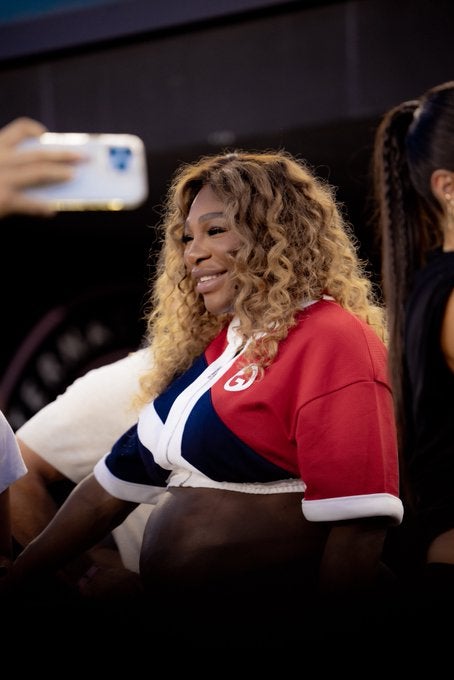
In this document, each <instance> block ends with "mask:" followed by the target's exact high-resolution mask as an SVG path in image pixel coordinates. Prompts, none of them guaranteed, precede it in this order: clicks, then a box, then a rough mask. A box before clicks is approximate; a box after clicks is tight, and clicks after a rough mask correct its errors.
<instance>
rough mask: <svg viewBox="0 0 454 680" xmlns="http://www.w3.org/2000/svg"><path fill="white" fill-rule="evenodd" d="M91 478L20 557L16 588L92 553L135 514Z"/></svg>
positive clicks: (13, 579)
mask: <svg viewBox="0 0 454 680" xmlns="http://www.w3.org/2000/svg"><path fill="white" fill-rule="evenodd" d="M135 507H136V504H135V503H130V502H128V501H124V500H120V499H118V498H114V497H113V496H111V495H110V494H109V493H108V492H107V491H105V489H104V488H103V487H102V486H101V485H100V484H99V483H98V482H97V480H96V479H95V477H94V475H93V474H90V475H88V476H87V477H86V478H85V479H84V480H83V481H82V482H80V484H78V485H77V486H76V488H75V489H74V491H72V492H71V494H70V495H69V496H68V498H67V500H66V501H65V503H64V504H63V505H62V506H61V508H60V509H59V511H58V512H57V513H56V515H55V516H54V518H53V519H52V520H51V521H50V523H49V524H48V525H47V527H46V528H45V529H44V530H43V531H42V532H41V533H40V534H39V535H38V536H37V537H36V538H35V539H34V540H33V541H31V543H29V544H28V546H27V547H26V548H25V549H24V550H23V551H22V552H21V553H20V555H19V556H18V558H17V559H16V561H15V562H14V565H13V568H12V570H11V576H10V578H9V582H10V583H11V584H12V586H14V587H18V586H19V585H20V584H21V583H23V582H26V581H30V580H33V579H34V578H36V577H39V576H40V575H41V574H48V573H52V572H55V571H57V570H58V569H59V568H61V567H63V566H65V565H66V564H67V563H68V562H69V561H70V560H72V559H74V558H75V557H77V556H79V555H80V554H81V553H83V552H84V551H85V550H88V549H89V548H90V547H92V546H93V545H94V544H95V543H97V542H98V541H99V540H100V539H102V538H103V537H104V536H106V535H107V534H108V533H109V532H110V530H111V529H113V528H115V527H116V526H118V525H119V524H120V523H121V522H122V521H123V520H124V519H125V518H126V517H127V515H128V514H129V513H130V512H132V510H134V508H135Z"/></svg>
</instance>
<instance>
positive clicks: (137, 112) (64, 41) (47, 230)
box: [0, 0, 454, 427]
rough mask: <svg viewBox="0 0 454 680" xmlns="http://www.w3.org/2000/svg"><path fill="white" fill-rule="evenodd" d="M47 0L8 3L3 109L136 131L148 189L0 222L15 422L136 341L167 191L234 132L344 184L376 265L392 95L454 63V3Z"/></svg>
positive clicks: (235, 143)
mask: <svg viewBox="0 0 454 680" xmlns="http://www.w3.org/2000/svg"><path fill="white" fill-rule="evenodd" d="M44 4H46V3H44ZM35 5H36V3H35ZM50 5H51V6H50V9H49V11H46V12H41V14H40V13H38V14H34V15H28V16H21V17H16V19H15V20H13V21H11V17H3V23H2V17H1V15H0V126H1V125H4V124H5V123H7V122H9V121H10V120H11V119H12V118H14V117H16V116H19V115H28V116H31V117H34V118H37V119H39V120H41V121H43V122H44V123H45V124H46V125H47V126H48V128H49V129H51V130H56V131H93V132H130V133H135V134H138V135H140V136H141V137H142V138H143V140H144V142H145V144H146V148H147V161H148V170H149V181H150V195H149V200H148V201H147V202H146V204H145V205H144V206H143V207H141V208H140V209H138V210H135V211H132V212H128V213H112V214H104V213H85V214H80V213H72V214H61V215H59V216H57V217H56V218H54V219H52V220H47V221H45V220H38V219H30V218H24V217H14V218H9V219H7V220H4V221H3V222H2V225H1V226H2V235H3V239H2V241H3V247H2V266H1V277H2V291H3V296H2V302H3V318H4V321H3V324H2V327H3V330H2V343H1V349H0V407H2V408H3V410H4V411H5V413H6V415H7V416H8V417H9V419H10V421H11V422H12V424H13V426H15V427H17V426H18V425H19V424H20V423H21V422H22V421H23V420H24V419H25V418H27V417H28V416H29V415H31V414H32V413H33V412H35V411H36V410H37V409H38V408H40V407H41V406H42V405H44V404H45V403H46V402H47V401H49V399H51V398H53V397H54V396H55V395H56V394H57V393H59V392H60V391H61V390H62V389H63V387H64V386H65V385H66V384H68V382H70V381H72V380H73V379H74V378H75V377H77V376H78V375H80V374H81V373H83V372H85V371H86V370H87V369H88V368H90V367H91V366H93V365H97V364H99V363H103V362H105V361H109V360H111V359H113V358H115V357H117V356H120V355H122V354H124V353H125V352H126V351H128V350H129V349H131V348H133V347H135V346H136V345H138V344H139V343H140V340H141V337H142V334H143V330H144V327H143V323H142V321H141V315H142V313H143V308H144V301H145V295H146V290H147V282H148V278H149V275H150V273H151V272H152V270H153V262H154V257H155V253H156V243H155V230H154V225H155V224H156V222H157V219H158V206H159V204H160V202H161V200H162V198H163V195H164V192H165V190H166V186H167V183H168V181H169V179H170V176H171V174H172V173H173V171H174V170H175V169H176V167H177V165H178V164H179V163H180V162H181V161H185V160H192V159H194V158H195V157H197V156H199V155H200V154H202V153H211V152H216V151H219V150H221V149H225V148H234V147H243V148H256V149H258V148H270V147H274V148H275V147H285V148H287V149H288V150H289V151H291V152H293V153H295V154H298V155H301V156H303V157H305V158H306V159H307V160H308V161H309V162H310V163H311V164H312V165H313V167H314V168H315V170H316V171H317V172H318V174H320V175H321V176H323V177H325V178H327V179H328V180H329V181H330V182H331V183H332V184H334V185H336V186H337V187H338V197H339V199H340V200H341V201H342V202H344V204H345V208H346V211H347V215H348V217H349V219H350V220H351V222H352V223H353V226H354V228H355V232H356V234H357V236H358V239H359V245H360V249H361V253H362V255H363V256H364V257H365V258H367V259H368V261H369V263H370V271H371V276H372V277H374V278H376V279H378V272H379V256H378V253H377V249H376V246H375V243H374V238H373V233H372V229H371V226H370V206H369V196H370V178H369V161H370V153H371V147H372V141H373V133H374V130H375V127H376V125H377V123H378V120H379V117H380V115H381V114H382V113H383V112H384V111H385V110H386V109H387V108H388V107H389V106H391V105H393V104H395V103H397V102H399V101H401V100H402V99H406V98H412V97H415V96H418V95H419V94H421V93H422V92H423V91H424V90H425V89H426V88H427V87H430V86H432V85H434V84H436V83H438V82H442V81H444V80H448V79H451V78H453V76H454V72H453V67H452V26H453V25H454V21H453V19H454V4H453V3H452V2H449V1H437V0H435V1H431V2H426V1H423V0H413V1H408V0H407V1H406V0H404V1H402V2H399V3H396V2H394V1H392V0H356V1H354V2H307V3H306V2H278V1H274V2H272V1H268V2H266V1H262V2H261V1H260V0H255V1H254V0H250V1H248V0H230V1H229V0H223V1H221V0H218V1H217V2H216V3H213V2H209V1H208V0H205V1H203V0H197V1H195V0H194V1H193V2H191V3H187V2H176V1H175V2H172V1H168V2H165V3H164V2H163V3H161V2H159V3H157V2H145V0H123V2H121V1H119V0H116V1H115V0H102V1H101V2H100V3H99V4H98V3H91V6H88V5H87V3H86V2H85V3H84V2H81V0H79V2H78V3H77V2H76V3H67V7H66V8H61V7H60V8H59V9H58V10H56V9H55V3H54V6H52V3H50ZM77 5H78V6H77ZM52 9H54V10H55V11H50V10H52Z"/></svg>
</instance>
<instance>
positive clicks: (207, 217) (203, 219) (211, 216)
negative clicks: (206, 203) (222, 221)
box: [184, 211, 225, 228]
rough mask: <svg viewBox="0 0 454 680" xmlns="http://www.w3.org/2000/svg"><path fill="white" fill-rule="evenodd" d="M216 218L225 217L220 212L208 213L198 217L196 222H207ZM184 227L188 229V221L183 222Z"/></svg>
mask: <svg viewBox="0 0 454 680" xmlns="http://www.w3.org/2000/svg"><path fill="white" fill-rule="evenodd" d="M216 217H225V215H224V213H223V212H222V211H219V212H209V213H205V214H204V215H200V217H199V219H198V220H197V221H198V222H207V221H208V220H212V219H215V218H216ZM184 226H185V228H186V227H189V221H188V220H186V221H185V223H184Z"/></svg>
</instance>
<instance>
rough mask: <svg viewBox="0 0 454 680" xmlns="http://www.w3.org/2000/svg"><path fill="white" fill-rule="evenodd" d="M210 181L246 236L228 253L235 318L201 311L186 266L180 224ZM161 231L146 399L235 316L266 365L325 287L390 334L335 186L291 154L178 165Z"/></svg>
mask: <svg viewBox="0 0 454 680" xmlns="http://www.w3.org/2000/svg"><path fill="white" fill-rule="evenodd" d="M204 185H209V186H210V188H211V189H212V191H213V192H214V193H215V195H216V196H217V197H218V198H219V199H220V200H221V201H222V202H223V203H224V206H225V210H224V212H225V217H226V222H227V224H228V226H229V227H230V228H231V229H232V230H234V231H235V232H236V233H237V234H238V236H239V237H240V241H241V245H240V247H239V249H238V250H237V251H236V252H235V255H234V256H232V276H233V278H234V282H235V284H236V288H237V290H238V294H237V297H236V298H235V300H234V304H233V310H232V315H230V316H228V315H223V316H215V315H213V314H211V313H209V312H208V311H207V310H206V309H205V306H204V304H203V298H202V297H201V296H200V295H199V294H197V292H196V291H195V284H194V281H193V280H192V278H191V276H190V275H188V273H187V272H186V270H185V266H184V263H183V241H182V237H183V228H184V223H185V220H186V218H187V216H188V213H189V209H190V207H191V204H192V202H193V200H194V198H195V196H196V195H197V193H198V192H199V191H200V189H201V188H202V187H203V186H204ZM161 228H162V234H163V237H162V238H163V244H162V250H161V253H160V257H159V260H158V263H157V267H156V272H155V277H154V282H153V286H152V292H151V297H150V301H149V310H150V311H149V314H148V317H147V327H148V336H149V341H150V346H151V351H152V353H153V368H152V369H151V370H150V371H149V372H148V373H147V374H146V375H144V376H143V379H142V381H141V388H142V394H141V400H142V401H149V400H151V399H152V398H154V397H155V396H156V395H157V394H159V393H161V392H162V391H163V390H164V389H165V388H166V387H167V386H168V385H169V383H170V382H171V380H172V379H173V378H174V377H176V376H177V375H179V374H181V373H182V372H183V371H184V370H186V369H187V368H189V367H190V366H191V364H192V363H193V361H194V359H195V358H196V357H197V356H199V355H200V354H201V353H202V352H203V350H204V348H205V347H206V346H207V344H208V343H209V342H210V341H211V340H212V339H213V338H214V337H215V336H216V335H217V333H218V332H219V330H220V329H221V328H222V327H223V326H225V325H226V324H227V323H228V321H229V320H230V319H231V318H232V316H236V317H237V318H238V319H239V332H240V333H241V335H242V337H243V339H244V342H246V341H247V340H248V339H251V342H250V343H249V344H248V347H247V349H246V351H245V354H244V362H245V364H250V363H254V364H255V365H256V366H258V368H259V370H260V371H261V372H263V370H265V368H266V366H267V365H269V364H270V363H271V362H272V361H273V359H274V357H275V356H276V353H277V351H278V345H279V342H280V341H281V340H282V339H283V338H285V337H286V335H287V333H288V331H289V329H290V328H291V327H292V326H293V325H294V324H295V313H296V312H297V310H298V309H299V308H300V307H301V304H302V303H303V302H304V301H308V300H314V299H318V298H320V297H321V296H322V295H323V294H328V295H331V296H333V297H334V298H335V300H336V301H337V302H338V303H339V304H340V305H342V307H344V308H345V309H347V310H349V311H351V312H353V313H354V314H355V315H357V316H358V317H360V318H361V319H363V320H364V321H366V322H367V323H368V324H370V325H371V326H372V327H373V328H374V330H375V331H376V332H377V334H378V335H379V336H380V337H381V338H382V339H385V324H384V317H383V310H382V308H381V306H380V305H379V303H378V301H377V300H376V298H375V295H374V292H373V288H372V284H371V281H370V279H369V278H368V276H367V274H366V272H365V268H364V264H363V262H362V261H361V260H360V259H359V257H358V254H357V251H356V244H355V239H354V236H353V232H352V230H351V228H350V226H349V225H348V224H347V223H346V222H345V221H344V219H343V217H342V213H341V211H340V208H339V206H338V205H337V203H336V200H335V196H334V192H333V189H332V187H330V186H329V185H327V184H326V183H325V182H323V181H322V180H320V179H318V178H317V177H316V176H315V175H314V174H313V173H312V172H311V171H310V169H309V168H308V166H307V165H306V163H305V162H303V161H302V160H299V159H297V158H295V157H293V156H291V155H290V154H289V153H288V152H286V151H282V150H280V151H275V152H243V151H237V152H234V153H227V154H221V155H214V156H204V157H202V158H200V159H199V160H198V161H196V162H195V163H192V164H184V165H182V166H181V167H180V168H179V169H178V170H177V172H176V173H175V176H174V178H173V181H172V183H171V185H170V187H169V190H168V194H167V199H166V202H165V204H164V212H163V220H162V224H161Z"/></svg>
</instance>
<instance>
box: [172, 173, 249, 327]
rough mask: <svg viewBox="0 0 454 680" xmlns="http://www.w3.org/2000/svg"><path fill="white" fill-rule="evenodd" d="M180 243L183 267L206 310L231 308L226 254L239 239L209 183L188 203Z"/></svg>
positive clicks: (214, 311)
mask: <svg viewBox="0 0 454 680" xmlns="http://www.w3.org/2000/svg"><path fill="white" fill-rule="evenodd" d="M183 243H184V256H183V257H184V264H185V267H186V270H187V272H188V273H189V274H190V275H191V276H192V277H193V279H194V282H195V286H196V291H197V292H198V293H200V295H202V297H203V302H204V304H205V307H206V308H207V310H208V311H209V312H211V313H212V314H223V313H225V312H228V311H230V310H231V308H232V304H233V301H234V299H235V295H236V291H235V288H234V285H233V283H232V279H231V264H230V262H229V258H228V255H229V254H230V255H232V254H234V253H235V251H236V250H237V249H238V247H239V245H240V239H239V237H238V236H237V234H235V233H234V232H233V231H231V230H230V229H229V228H228V226H227V224H226V219H225V217H224V205H223V203H222V202H221V201H220V200H219V199H218V198H217V197H216V196H215V195H214V193H213V191H212V190H211V188H210V187H209V186H204V187H202V189H201V190H200V191H199V193H198V194H197V196H196V197H195V199H194V201H193V203H192V205H191V208H190V210H189V214H188V218H187V220H186V224H185V227H184V234H183Z"/></svg>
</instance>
